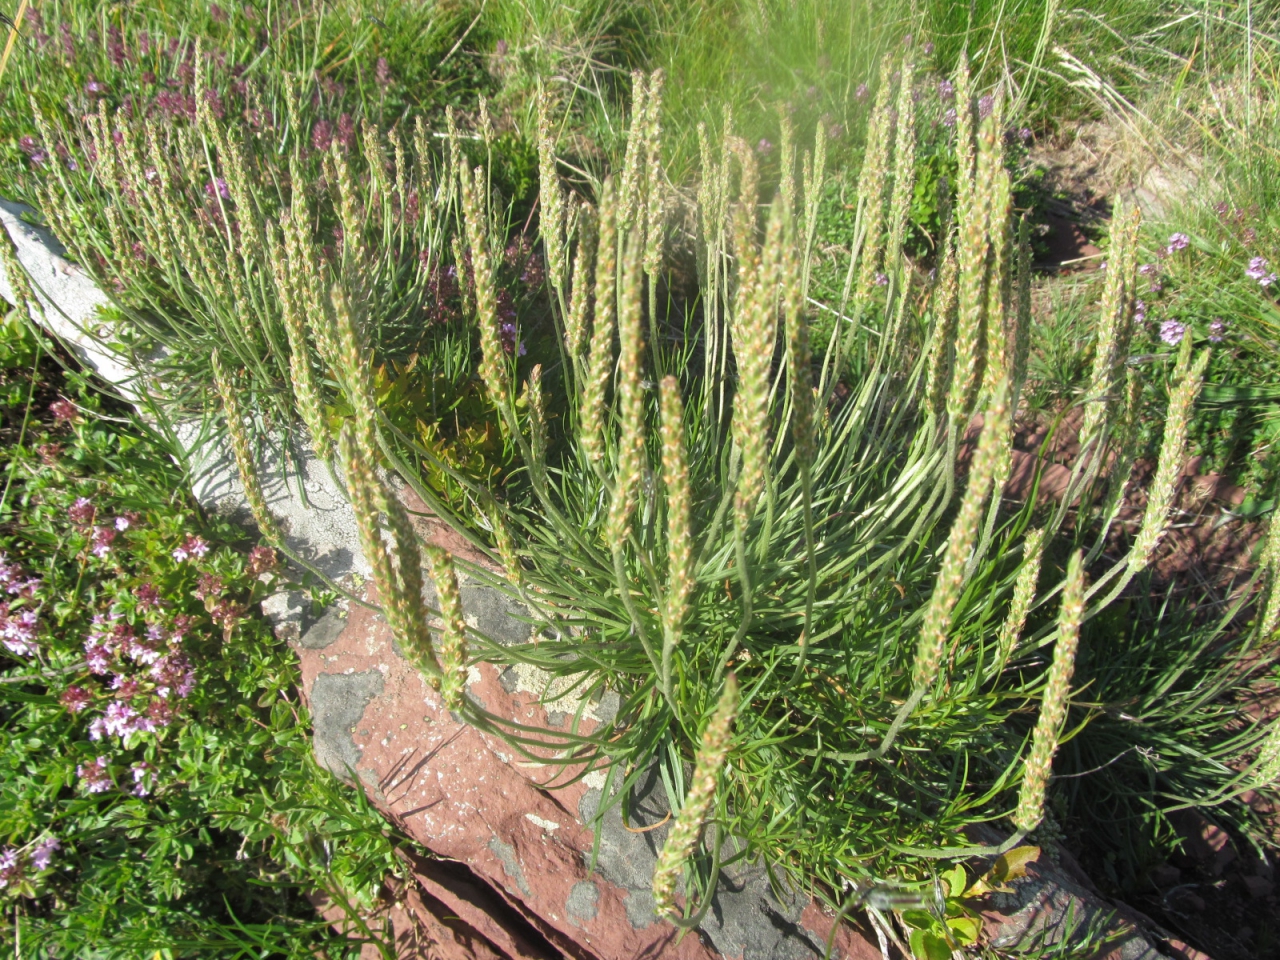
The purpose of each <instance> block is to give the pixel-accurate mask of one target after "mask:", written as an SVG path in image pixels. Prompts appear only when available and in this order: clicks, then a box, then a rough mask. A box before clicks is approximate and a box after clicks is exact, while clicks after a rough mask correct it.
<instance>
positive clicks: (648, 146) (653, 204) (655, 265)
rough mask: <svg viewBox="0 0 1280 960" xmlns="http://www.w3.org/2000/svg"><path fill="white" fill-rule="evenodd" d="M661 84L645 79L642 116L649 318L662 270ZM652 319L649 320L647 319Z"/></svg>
mask: <svg viewBox="0 0 1280 960" xmlns="http://www.w3.org/2000/svg"><path fill="white" fill-rule="evenodd" d="M662 81H663V74H662V71H661V70H655V71H653V73H651V74H650V75H649V96H648V100H647V102H646V103H645V113H644V129H643V131H642V133H643V135H644V178H645V182H644V195H645V225H644V272H645V275H646V276H648V277H649V289H650V291H651V292H650V296H649V305H650V308H651V309H650V313H651V314H652V313H653V312H654V311H653V309H652V308H653V305H654V297H655V296H656V290H657V287H656V286H655V284H654V278H655V277H657V275H658V271H659V270H660V269H661V268H662V249H663V240H664V236H663V231H664V226H665V222H664V210H665V208H666V183H665V182H664V181H663V177H662ZM651 319H652V318H651Z"/></svg>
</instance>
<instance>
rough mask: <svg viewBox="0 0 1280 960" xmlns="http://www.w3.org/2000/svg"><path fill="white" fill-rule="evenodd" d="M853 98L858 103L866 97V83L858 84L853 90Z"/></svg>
mask: <svg viewBox="0 0 1280 960" xmlns="http://www.w3.org/2000/svg"><path fill="white" fill-rule="evenodd" d="M853 98H854V99H855V100H857V101H858V102H859V103H862V101H864V100H866V99H867V85H866V84H865V83H860V84H858V89H856V90H854V91H853Z"/></svg>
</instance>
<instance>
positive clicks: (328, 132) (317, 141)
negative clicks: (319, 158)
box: [311, 120, 333, 153]
mask: <svg viewBox="0 0 1280 960" xmlns="http://www.w3.org/2000/svg"><path fill="white" fill-rule="evenodd" d="M332 143H333V124H331V123H330V122H329V121H328V120H317V121H316V124H315V126H314V127H312V128H311V147H312V149H314V150H315V151H316V153H324V152H326V151H327V150H328V149H329V145H330V144H332Z"/></svg>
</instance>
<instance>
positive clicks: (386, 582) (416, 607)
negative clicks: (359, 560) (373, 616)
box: [338, 421, 441, 690]
mask: <svg viewBox="0 0 1280 960" xmlns="http://www.w3.org/2000/svg"><path fill="white" fill-rule="evenodd" d="M338 439H339V443H338V447H339V452H340V453H341V455H342V462H343V468H344V471H345V473H346V481H347V490H348V493H349V496H350V499H351V507H352V512H353V513H354V514H355V518H356V528H357V530H358V531H359V534H360V549H361V551H362V552H363V553H364V556H365V559H366V560H367V561H368V562H369V566H370V568H371V569H372V570H373V582H374V585H375V586H376V587H377V589H378V599H379V601H380V602H381V604H382V614H383V616H384V617H385V618H386V621H387V625H388V626H389V627H390V628H391V633H392V635H393V636H394V637H395V638H396V641H397V642H398V643H399V644H400V647H401V649H402V650H404V651H405V653H406V655H407V656H408V657H409V658H410V659H411V660H412V661H413V663H414V665H415V666H417V667H418V669H420V670H422V671H423V672H424V673H426V674H427V677H428V680H429V682H430V683H431V685H432V686H433V687H434V688H435V689H437V690H439V689H440V677H441V671H440V664H439V663H438V661H437V660H436V656H435V652H434V650H433V649H432V646H431V635H430V632H429V631H428V629H427V621H426V617H425V614H424V611H423V606H422V566H421V564H422V558H421V555H420V553H419V551H418V549H417V538H416V535H415V534H414V533H413V530H412V526H411V525H410V523H409V520H408V514H406V513H405V512H404V508H403V506H400V504H399V501H398V500H397V499H396V497H395V496H394V495H393V494H389V493H387V491H386V489H385V488H384V487H383V486H382V481H381V480H379V479H378V473H377V469H376V466H377V460H376V451H375V450H374V449H371V448H370V447H369V446H368V444H369V443H370V442H371V439H372V438H370V437H368V436H365V437H362V436H361V430H360V428H359V421H356V422H355V423H349V424H347V425H346V426H345V427H344V428H343V430H342V433H341V434H340V435H339V438H338ZM397 508H398V509H397ZM384 511H386V512H387V515H388V519H389V521H390V524H391V528H392V535H393V536H392V544H393V545H394V549H395V551H396V553H395V555H394V556H393V554H392V552H391V550H388V548H387V543H386V541H385V540H383V537H382V527H381V525H380V524H379V522H378V518H379V515H380V514H381V513H383V512H384ZM415 588H416V592H415Z"/></svg>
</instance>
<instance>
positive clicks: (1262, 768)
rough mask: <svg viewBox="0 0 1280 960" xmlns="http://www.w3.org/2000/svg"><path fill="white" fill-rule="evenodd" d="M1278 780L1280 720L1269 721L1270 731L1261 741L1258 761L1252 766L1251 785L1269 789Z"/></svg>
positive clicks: (1279, 767)
mask: <svg viewBox="0 0 1280 960" xmlns="http://www.w3.org/2000/svg"><path fill="white" fill-rule="evenodd" d="M1277 780H1280V720H1272V721H1271V729H1269V730H1268V731H1267V736H1266V739H1264V740H1263V741H1262V749H1261V750H1259V751H1258V759H1257V760H1256V761H1254V764H1253V783H1254V785H1255V786H1256V787H1259V788H1261V787H1269V786H1271V785H1272V784H1273V783H1275V782H1276V781H1277Z"/></svg>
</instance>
